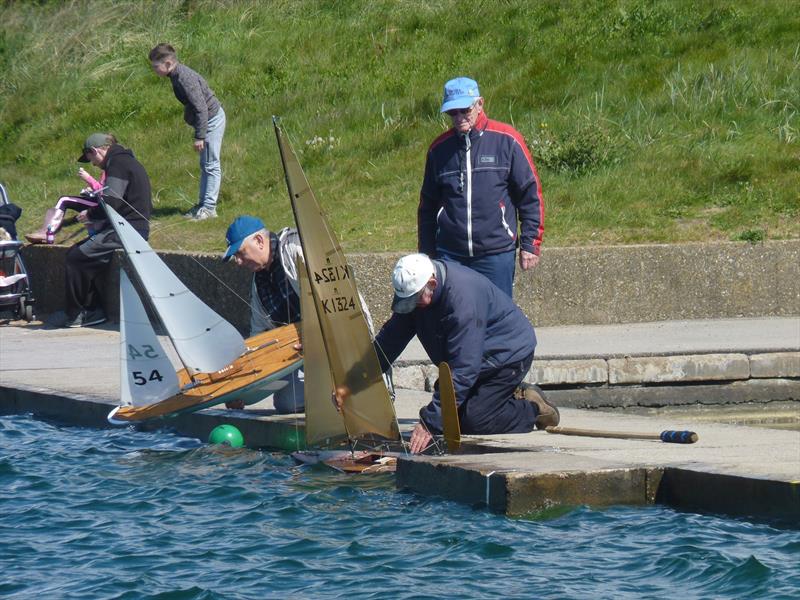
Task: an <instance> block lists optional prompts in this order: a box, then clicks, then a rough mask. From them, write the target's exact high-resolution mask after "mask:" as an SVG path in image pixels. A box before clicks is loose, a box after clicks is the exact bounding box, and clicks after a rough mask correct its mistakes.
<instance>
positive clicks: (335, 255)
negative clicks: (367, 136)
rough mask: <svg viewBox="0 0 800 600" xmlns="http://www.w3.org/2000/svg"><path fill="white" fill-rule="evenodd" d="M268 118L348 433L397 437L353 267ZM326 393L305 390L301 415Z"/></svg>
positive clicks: (314, 407) (309, 366) (318, 405)
mask: <svg viewBox="0 0 800 600" xmlns="http://www.w3.org/2000/svg"><path fill="white" fill-rule="evenodd" d="M273 122H274V125H275V135H276V137H277V139H278V148H279V150H280V154H281V160H282V162H283V169H284V172H285V174H286V185H287V187H288V189H289V197H290V199H291V202H292V210H293V211H294V217H295V222H296V223H297V229H298V231H299V233H300V241H301V243H302V246H303V254H304V256H305V260H306V271H307V274H308V279H309V281H310V284H311V290H312V294H313V300H314V308H315V310H316V314H317V316H318V318H319V324H320V331H321V332H322V338H323V343H324V347H325V353H326V355H327V359H328V363H329V365H330V372H331V375H332V378H333V383H334V385H335V386H337V387H339V386H346V387H348V388H349V389H350V390H351V392H352V393H351V395H350V396H349V397H348V398H347V399H346V400H345V403H344V407H343V408H342V416H343V418H344V425H345V428H346V429H347V433H348V436H349V437H350V438H356V437H358V436H361V435H364V434H369V433H374V434H377V435H380V436H382V437H385V438H388V439H399V438H400V433H399V430H398V426H397V418H396V417H395V414H394V406H393V405H392V402H391V398H390V397H389V392H388V390H387V389H386V384H385V383H384V381H383V377H382V376H381V370H380V364H379V362H378V356H377V355H376V354H375V349H374V347H373V345H372V339H371V337H370V334H369V329H368V327H367V321H366V318H365V316H364V313H363V311H362V309H361V303H360V302H359V297H358V291H357V290H356V285H355V280H354V278H353V271H352V269H351V268H350V266H349V265H348V264H347V261H346V260H345V256H344V252H343V251H342V249H341V247H340V246H339V243H338V241H337V239H336V236H335V235H334V233H333V230H332V229H331V227H330V225H329V224H328V220H327V219H326V217H325V215H324V213H323V212H322V210H321V209H320V207H319V204H318V203H317V200H316V198H315V197H314V193H313V192H312V190H311V187H310V186H309V184H308V180H307V179H306V176H305V173H303V169H302V168H301V166H300V162H299V161H298V160H297V156H296V155H295V153H294V151H293V150H292V148H291V146H290V145H289V142H288V141H287V140H286V139H285V138H284V135H283V131H281V129H280V127H279V126H278V124H277V121H276V120H275V119H273ZM303 318H304V319H305V314H304V315H303ZM305 365H306V373H309V372H310V371H311V370H312V369H314V368H316V367H315V366H314V365H313V364H312V363H311V361H310V360H309V356H308V351H306V358H305ZM331 393H332V390H331V391H330V392H329V393H327V394H324V395H322V396H321V397H320V396H317V395H316V394H315V395H313V396H311V395H309V394H308V393H306V418H308V415H310V414H313V413H314V412H315V411H316V410H324V409H323V408H321V407H322V404H323V403H325V404H330V397H331Z"/></svg>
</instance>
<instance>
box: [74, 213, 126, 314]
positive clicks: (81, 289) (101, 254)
mask: <svg viewBox="0 0 800 600" xmlns="http://www.w3.org/2000/svg"><path fill="white" fill-rule="evenodd" d="M117 248H122V244H121V243H120V241H119V238H118V237H117V234H116V232H115V231H114V230H113V229H106V230H104V231H101V232H99V233H96V234H95V235H93V236H92V237H90V238H86V239H85V240H83V241H81V242H78V243H77V244H75V245H74V246H72V248H70V249H69V250H68V251H67V258H66V265H65V274H66V292H67V295H66V313H67V318H69V319H74V318H75V317H77V316H78V313H80V312H81V311H82V310H86V311H92V310H95V309H97V308H100V307H101V306H102V298H101V293H100V289H99V287H98V282H99V280H100V279H101V276H103V275H104V274H105V272H106V270H107V269H108V265H109V263H110V262H111V257H112V256H113V255H114V250H116V249H117Z"/></svg>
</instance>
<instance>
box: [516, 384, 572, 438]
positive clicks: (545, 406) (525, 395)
mask: <svg viewBox="0 0 800 600" xmlns="http://www.w3.org/2000/svg"><path fill="white" fill-rule="evenodd" d="M514 397H515V398H521V399H525V400H527V401H528V402H530V403H532V404H535V405H536V410H537V412H538V413H539V414H538V416H537V417H536V429H545V428H547V427H555V426H556V425H558V422H559V421H560V420H561V415H560V414H559V412H558V408H556V406H555V404H553V403H551V402H550V401H549V400H547V398H545V397H544V392H543V391H542V388H540V387H539V386H538V385H534V384H532V383H521V384H519V387H518V388H517V389H516V390H514Z"/></svg>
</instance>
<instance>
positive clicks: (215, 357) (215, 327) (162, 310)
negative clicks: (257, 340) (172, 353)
mask: <svg viewBox="0 0 800 600" xmlns="http://www.w3.org/2000/svg"><path fill="white" fill-rule="evenodd" d="M105 209H106V212H107V213H108V218H109V220H110V221H111V224H112V225H113V226H114V229H115V231H116V232H117V235H118V236H119V239H120V241H121V242H122V245H123V246H124V248H125V252H126V254H127V255H128V259H129V260H130V263H131V265H132V266H133V268H134V269H135V271H136V274H137V275H138V276H139V280H140V281H141V283H142V285H143V287H144V288H145V290H146V291H147V294H148V295H149V297H150V300H151V302H152V304H153V307H154V308H155V311H156V313H158V317H159V319H161V322H162V323H163V324H164V327H165V328H166V330H167V335H169V337H170V339H171V340H172V343H173V345H174V346H175V350H176V351H177V353H178V356H179V357H180V359H181V361H182V362H183V364H184V365H185V366H186V368H187V370H189V372H192V373H213V372H215V371H219V370H220V369H222V368H223V367H225V366H227V365H229V364H231V363H232V362H233V361H234V360H236V359H237V358H238V357H239V356H241V355H242V353H243V352H244V351H245V344H244V339H243V338H242V336H241V335H240V334H239V332H238V331H236V328H234V326H233V325H231V324H230V323H228V322H227V321H226V320H225V319H223V318H222V317H221V316H219V315H218V314H217V313H216V312H214V311H213V310H211V309H210V308H209V307H208V306H206V305H205V304H203V302H202V301H201V300H200V299H199V298H198V297H197V296H195V295H194V294H193V293H192V292H191V291H189V289H188V288H187V287H186V286H185V285H183V283H182V282H181V280H180V279H178V278H177V277H176V276H175V275H174V274H173V273H172V271H170V270H169V268H168V267H167V265H165V264H164V262H163V261H162V260H161V259H160V258H159V256H158V254H156V252H155V251H154V250H153V249H152V248H151V247H150V245H149V244H148V243H147V242H146V241H145V239H144V238H143V237H142V236H141V235H139V232H138V231H136V230H135V229H134V228H133V227H132V226H131V225H130V223H128V222H127V221H126V220H125V219H123V218H122V217H121V216H120V215H119V213H117V211H115V210H114V209H113V208H111V207H110V206H108V205H106V206H105Z"/></svg>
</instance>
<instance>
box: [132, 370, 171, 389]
mask: <svg viewBox="0 0 800 600" xmlns="http://www.w3.org/2000/svg"><path fill="white" fill-rule="evenodd" d="M131 375H132V376H133V383H135V384H136V385H145V384H146V383H147V382H148V381H163V379H164V377H163V376H162V375H161V373H159V372H158V369H153V370H152V371H151V372H150V377H145V375H144V373H142V372H141V371H131Z"/></svg>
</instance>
